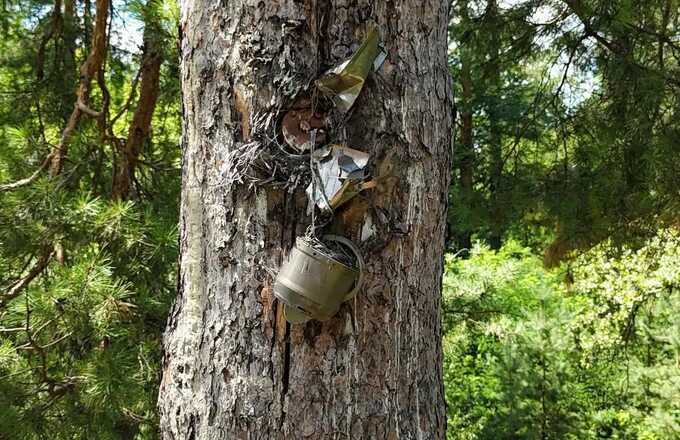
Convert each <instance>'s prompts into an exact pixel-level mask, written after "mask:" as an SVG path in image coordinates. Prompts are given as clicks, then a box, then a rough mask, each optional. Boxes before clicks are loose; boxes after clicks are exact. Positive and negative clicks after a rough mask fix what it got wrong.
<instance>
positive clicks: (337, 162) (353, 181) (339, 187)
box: [307, 145, 372, 211]
mask: <svg viewBox="0 0 680 440" xmlns="http://www.w3.org/2000/svg"><path fill="white" fill-rule="evenodd" d="M368 159H369V155H368V153H364V152H363V151H359V150H355V149H353V148H349V147H343V146H341V145H329V146H327V147H325V148H322V149H320V150H317V151H315V152H314V153H313V155H312V160H313V162H314V167H313V169H312V172H313V173H314V175H313V176H312V179H313V180H312V183H310V184H309V186H308V187H307V196H308V197H309V199H310V201H312V202H313V203H314V204H315V205H316V206H318V207H319V208H321V210H323V211H332V210H333V209H335V208H337V207H338V206H340V205H342V204H343V203H345V202H347V201H348V200H349V199H351V198H352V197H354V196H355V195H357V194H359V192H360V191H362V190H364V189H367V188H370V187H372V182H364V179H365V178H366V173H365V168H366V165H368Z"/></svg>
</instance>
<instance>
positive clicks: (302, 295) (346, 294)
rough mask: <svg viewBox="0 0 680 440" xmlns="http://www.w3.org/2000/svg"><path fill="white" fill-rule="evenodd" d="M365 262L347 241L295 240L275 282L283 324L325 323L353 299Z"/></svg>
mask: <svg viewBox="0 0 680 440" xmlns="http://www.w3.org/2000/svg"><path fill="white" fill-rule="evenodd" d="M363 274H364V261H363V258H362V256H361V253H360V251H359V249H358V248H357V246H356V245H355V244H354V243H353V242H352V241H351V240H349V239H347V238H345V237H341V236H337V235H325V236H324V237H323V238H322V240H319V239H317V238H315V237H314V236H302V237H298V238H297V240H296V242H295V247H294V248H293V249H292V250H291V252H290V254H289V255H288V258H287V259H286V261H285V262H284V264H283V265H282V266H281V269H280V270H279V273H278V274H277V276H276V280H275V282H274V295H275V296H276V298H278V300H279V301H281V302H282V303H283V304H284V306H285V307H284V313H285V316H286V320H287V321H288V322H290V323H291V324H302V323H304V322H306V321H308V320H309V319H317V320H319V321H326V320H328V319H330V318H331V317H333V315H335V314H336V313H337V312H338V310H339V309H340V305H341V304H342V303H343V302H344V301H347V300H349V299H351V298H353V297H354V296H355V295H356V294H357V292H358V290H359V288H360V287H361V285H362V282H363Z"/></svg>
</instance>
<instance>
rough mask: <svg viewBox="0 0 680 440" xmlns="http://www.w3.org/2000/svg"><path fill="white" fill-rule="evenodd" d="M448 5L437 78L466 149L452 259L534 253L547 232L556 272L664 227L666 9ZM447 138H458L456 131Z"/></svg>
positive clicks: (673, 79)
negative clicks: (486, 248) (452, 95)
mask: <svg viewBox="0 0 680 440" xmlns="http://www.w3.org/2000/svg"><path fill="white" fill-rule="evenodd" d="M454 4H455V8H454V11H455V12H456V14H455V15H454V19H453V21H452V24H451V37H452V40H453V44H452V45H451V48H452V50H451V51H450V66H451V71H452V74H453V76H454V79H455V84H456V96H457V97H458V98H459V100H460V105H459V107H458V110H459V115H460V116H461V118H463V117H464V116H465V114H466V113H467V112H469V113H471V115H472V130H471V133H470V136H471V138H472V139H471V141H472V145H471V147H465V146H464V145H463V146H459V149H458V151H459V154H458V156H457V158H456V161H457V162H456V163H455V164H454V172H453V177H454V180H453V183H454V184H453V185H452V188H451V203H452V206H454V207H456V209H452V210H451V211H450V224H451V231H452V234H451V243H450V244H451V247H452V248H453V249H461V248H464V247H467V246H468V244H467V242H469V237H470V236H471V235H475V236H476V237H477V238H478V239H481V240H486V241H487V242H488V243H489V244H490V245H491V246H492V247H494V248H497V247H498V246H499V245H500V243H501V241H502V240H503V239H508V238H516V239H521V240H522V241H523V242H524V243H526V244H530V245H532V246H535V247H542V248H545V247H546V245H547V243H546V242H545V240H546V238H548V237H546V236H545V232H546V228H548V229H549V230H552V232H553V233H554V236H553V238H555V246H553V248H552V249H550V255H549V257H551V258H553V259H554V260H559V259H562V258H564V257H565V256H566V254H567V253H568V252H569V251H572V250H575V249H581V250H584V249H588V248H590V247H591V246H593V245H595V244H597V243H600V242H602V241H605V240H607V239H614V240H615V241H617V242H618V243H622V244H625V243H630V242H632V241H634V240H638V241H644V240H645V239H647V238H649V237H651V236H653V235H654V234H655V232H656V230H657V228H658V227H659V225H669V224H675V222H676V221H677V215H678V210H679V209H678V208H679V207H680V198H678V193H677V190H676V188H677V179H676V176H677V175H678V174H679V173H680V150H679V147H678V146H679V145H680V124H679V123H678V121H680V114H678V111H679V110H680V106H679V103H680V101H679V100H678V99H679V97H680V81H678V79H677V78H679V77H680V59H679V58H678V53H680V52H679V51H680V45H679V44H678V41H679V40H678V32H677V28H678V27H677V26H678V20H679V19H680V15H679V14H680V9H678V5H677V2H675V1H667V0H658V1H649V2H630V1H628V0H621V1H580V0H579V1H569V2H548V1H518V2H497V1H495V0H494V1H477V0H457V1H456V2H455V3H454ZM466 68H467V69H468V71H469V73H470V80H471V84H470V87H469V89H470V90H468V91H467V93H468V94H469V96H466V89H465V87H464V86H463V84H464V82H465V81H464V78H465V76H464V73H465V69H466ZM457 131H458V133H459V136H458V139H464V138H465V132H464V125H463V124H460V125H459V127H457ZM467 163H471V167H470V169H469V170H467V173H468V175H471V176H472V178H471V179H470V180H471V182H472V184H471V186H470V184H469V183H466V182H468V181H466V179H464V178H463V177H462V176H463V174H464V173H465V168H466V164H467ZM555 225H557V228H555ZM537 238H538V239H537ZM549 259H550V258H549Z"/></svg>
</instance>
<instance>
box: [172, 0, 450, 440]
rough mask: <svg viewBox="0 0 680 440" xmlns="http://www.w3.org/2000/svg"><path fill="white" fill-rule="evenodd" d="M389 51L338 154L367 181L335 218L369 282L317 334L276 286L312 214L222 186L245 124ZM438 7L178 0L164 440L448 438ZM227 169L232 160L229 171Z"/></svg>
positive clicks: (268, 192) (444, 149)
mask: <svg viewBox="0 0 680 440" xmlns="http://www.w3.org/2000/svg"><path fill="white" fill-rule="evenodd" d="M372 24H375V25H377V27H378V29H379V32H380V36H381V40H382V41H383V43H384V46H385V49H386V52H387V54H388V56H387V60H386V61H385V63H384V65H383V66H382V67H381V68H380V70H378V71H377V72H374V73H372V74H371V75H370V76H369V79H368V80H367V83H366V85H365V87H364V89H363V91H362V93H361V95H360V96H359V98H358V100H357V101H356V103H355V104H354V108H353V110H352V113H351V116H350V118H349V120H348V122H347V127H346V130H345V133H346V139H344V140H345V141H346V143H347V145H348V146H351V147H354V148H357V149H360V150H363V151H367V152H369V153H370V154H371V158H372V163H373V170H374V172H373V174H374V176H377V177H379V182H380V183H379V185H378V187H376V188H374V189H372V190H369V191H367V192H364V193H363V194H362V195H361V196H359V197H355V198H354V199H353V200H352V201H351V202H349V203H348V204H347V205H345V206H344V207H343V208H341V209H340V211H339V212H336V216H335V220H334V222H333V224H332V225H331V229H332V230H333V232H335V233H342V234H343V235H345V236H348V237H349V238H351V239H352V240H354V241H355V242H356V243H358V244H359V245H360V248H361V250H362V252H363V255H364V259H365V260H366V262H367V268H366V271H367V279H366V282H365V284H364V287H363V288H362V289H361V291H360V292H359V294H358V296H357V297H356V298H355V299H354V300H352V301H350V302H348V303H346V304H344V305H343V306H342V308H341V310H340V312H339V313H338V314H337V315H336V316H335V317H334V318H332V319H331V320H329V321H327V322H323V323H321V322H316V321H310V322H308V323H307V324H304V325H293V326H291V325H290V324H287V323H286V322H285V320H284V318H283V312H282V306H281V305H280V304H278V302H277V301H276V300H275V298H274V295H273V291H272V285H273V281H274V277H275V274H276V271H277V270H278V267H279V266H280V264H281V263H282V261H283V259H284V258H285V256H286V255H287V253H288V251H289V249H290V248H291V247H292V245H293V243H294V240H295V237H296V236H297V235H300V234H303V233H304V231H305V229H306V228H307V225H308V224H309V221H310V220H309V218H308V216H307V215H306V214H305V212H306V205H307V200H306V196H305V194H304V185H301V186H299V187H298V188H297V189H296V190H295V191H292V192H289V191H287V190H283V189H279V188H275V187H268V186H262V187H259V188H257V189H255V190H251V189H249V188H248V187H247V185H241V184H229V183H228V182H225V179H224V177H222V174H221V173H220V169H221V168H222V167H224V166H225V162H228V161H229V160H232V159H230V156H228V155H229V153H230V152H231V151H233V150H234V149H235V148H237V147H238V146H240V145H242V144H243V143H244V142H247V141H248V140H249V139H250V137H251V134H252V133H251V131H252V130H253V124H252V121H253V117H254V116H255V115H263V114H264V115H267V114H274V115H276V116H277V117H279V118H280V113H278V112H279V110H280V109H282V108H283V109H285V108H286V106H289V105H290V104H291V103H292V99H291V98H292V96H291V95H292V94H293V93H294V92H295V91H296V90H297V89H296V87H298V86H299V85H302V84H304V83H307V82H308V81H309V80H310V79H313V78H314V77H316V76H318V75H319V74H320V73H322V72H323V71H324V70H325V69H327V68H328V67H331V66H332V65H335V64H337V63H339V62H341V61H343V60H344V59H345V58H347V57H348V56H350V55H351V53H352V50H353V49H355V48H356V46H357V43H359V42H361V40H362V38H363V37H364V35H365V34H366V30H367V29H368V26H370V25H372ZM447 24H448V1H444V0H431V1H421V0H395V1H384V2H383V1H378V2H374V1H368V0H366V1H332V2H318V3H317V2H312V1H305V2H300V1H293V0H280V1H271V2H260V1H251V0H232V1H230V2H221V3H220V2H212V1H207V0H194V1H183V2H182V4H181V32H182V39H181V66H182V68H181V75H182V90H183V112H184V131H183V140H182V148H183V165H182V202H181V210H180V269H179V270H180V274H179V294H178V297H177V300H176V303H175V305H174V306H173V309H172V311H171V313H170V316H169V318H168V327H167V330H166V334H165V339H164V349H165V356H164V360H163V379H162V382H161V387H160V394H159V409H160V413H161V432H162V436H163V438H164V439H250V438H253V439H297V438H313V439H321V438H324V439H325V438H338V439H343V438H352V439H360V438H366V439H402V438H403V439H410V438H418V439H443V438H444V436H445V425H446V420H445V404H444V395H443V384H442V370H441V362H442V354H441V323H440V289H441V276H442V270H443V247H444V235H445V216H446V205H447V193H448V183H449V174H450V152H451V131H452V124H453V102H452V96H451V85H450V81H449V75H448V68H447ZM227 165H228V164H227Z"/></svg>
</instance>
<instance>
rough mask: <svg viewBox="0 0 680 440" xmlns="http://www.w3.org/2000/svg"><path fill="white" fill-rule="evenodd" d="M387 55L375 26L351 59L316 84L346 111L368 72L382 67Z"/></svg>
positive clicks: (327, 73)
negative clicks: (381, 45)
mask: <svg viewBox="0 0 680 440" xmlns="http://www.w3.org/2000/svg"><path fill="white" fill-rule="evenodd" d="M385 56H386V54H384V52H383V51H382V50H381V49H380V48H379V47H378V30H377V29H376V28H373V29H371V30H370V31H369V33H368V35H367V36H366V39H365V40H364V41H363V43H362V44H361V46H360V47H359V49H357V51H356V52H354V54H353V55H352V57H351V58H350V59H348V60H346V61H345V62H343V63H342V64H340V65H338V66H337V67H335V68H333V69H331V70H329V71H328V72H326V73H325V74H324V75H323V76H322V77H321V78H319V79H317V80H316V81H315V84H316V86H317V87H318V89H319V90H321V92H322V93H323V94H325V95H326V96H328V97H330V98H331V99H332V100H333V102H334V103H335V105H336V107H337V108H338V109H340V110H341V111H343V112H346V111H348V110H349V109H350V108H351V107H352V104H354V101H355V100H356V99H357V96H359V92H361V89H362V87H363V86H364V82H365V81H366V77H367V76H368V73H369V72H370V71H371V69H373V70H376V69H378V68H380V65H382V62H383V61H384V60H385ZM378 60H380V61H378ZM376 61H377V62H376ZM376 65H377V67H376Z"/></svg>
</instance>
